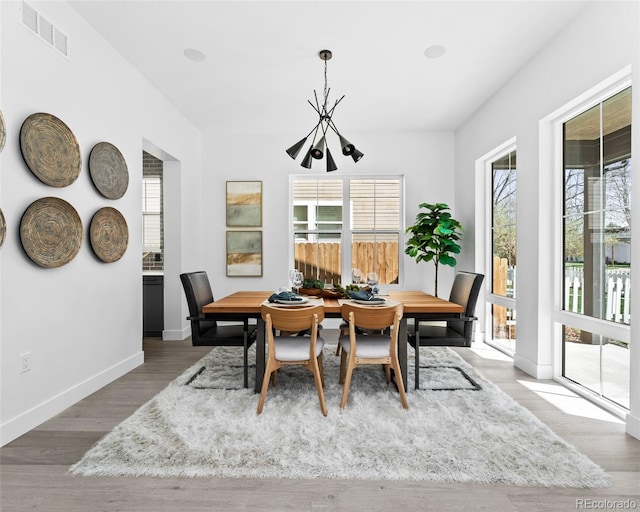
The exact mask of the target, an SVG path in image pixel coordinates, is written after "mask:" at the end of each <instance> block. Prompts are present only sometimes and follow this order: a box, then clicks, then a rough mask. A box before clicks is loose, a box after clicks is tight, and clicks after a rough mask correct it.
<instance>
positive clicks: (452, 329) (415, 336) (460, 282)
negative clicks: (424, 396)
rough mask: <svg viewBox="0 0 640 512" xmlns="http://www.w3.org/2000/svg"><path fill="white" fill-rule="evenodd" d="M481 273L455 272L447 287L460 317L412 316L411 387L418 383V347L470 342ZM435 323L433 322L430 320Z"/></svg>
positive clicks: (480, 284)
mask: <svg viewBox="0 0 640 512" xmlns="http://www.w3.org/2000/svg"><path fill="white" fill-rule="evenodd" d="M483 280H484V275H483V274H476V273H473V272H462V271H461V272H458V273H457V274H456V277H455V279H454V281H453V285H452V286H451V293H450V295H449V302H455V303H456V304H460V305H461V306H462V307H463V308H464V312H463V314H462V316H461V317H460V318H456V319H455V320H452V319H450V318H449V319H445V318H443V319H442V321H440V322H438V319H437V318H434V319H429V320H419V319H416V320H415V323H414V328H413V332H408V333H407V337H408V342H409V344H410V345H411V346H412V347H413V348H414V349H415V371H414V373H415V389H419V386H420V347H427V346H436V347H470V346H471V342H472V341H473V340H472V338H473V322H474V321H475V320H477V318H476V317H475V316H474V315H475V311H476V303H477V302H478V296H479V294H480V287H481V286H482V281H483ZM445 320H446V323H444V321H445ZM434 321H435V322H438V323H437V324H433V323H432V322H434Z"/></svg>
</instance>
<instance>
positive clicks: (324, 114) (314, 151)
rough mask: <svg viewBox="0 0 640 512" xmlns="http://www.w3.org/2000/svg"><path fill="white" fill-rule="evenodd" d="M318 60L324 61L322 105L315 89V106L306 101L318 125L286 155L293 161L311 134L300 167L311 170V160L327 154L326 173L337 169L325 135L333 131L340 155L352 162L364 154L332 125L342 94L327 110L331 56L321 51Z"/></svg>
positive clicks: (319, 158)
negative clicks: (309, 143)
mask: <svg viewBox="0 0 640 512" xmlns="http://www.w3.org/2000/svg"><path fill="white" fill-rule="evenodd" d="M319 55H320V59H322V60H323V61H324V92H323V98H322V100H323V101H322V105H320V103H319V102H318V94H317V93H316V91H315V89H314V91H313V95H314V96H315V100H316V103H315V105H314V104H313V103H311V101H310V100H307V101H308V103H309V105H311V107H312V108H313V110H315V111H316V113H317V114H318V117H319V119H318V123H317V124H316V125H315V126H314V127H313V129H312V130H311V131H310V132H309V133H308V134H307V136H306V137H305V138H303V139H302V140H300V141H298V142H296V143H295V144H294V145H293V146H291V147H290V148H289V149H287V154H288V155H289V156H290V157H291V158H293V159H294V160H295V159H296V157H297V156H298V153H300V150H301V149H302V146H304V145H305V143H306V142H307V139H308V138H309V136H310V135H311V134H312V133H313V139H312V140H311V145H310V146H309V150H308V151H307V153H306V154H305V156H304V158H303V159H302V163H301V164H300V165H302V167H305V168H306V169H311V163H312V162H313V159H316V160H321V159H322V158H323V157H324V155H325V153H326V154H327V172H331V171H336V170H337V169H338V167H337V166H336V163H335V161H334V160H333V157H332V156H331V152H330V151H329V146H327V133H328V132H330V131H333V132H334V133H335V134H336V135H337V136H338V138H339V139H340V147H341V148H342V154H343V155H345V156H351V158H353V161H354V162H357V161H359V160H360V159H361V158H362V157H363V156H364V153H362V152H361V151H358V149H357V148H356V147H355V146H354V145H353V144H351V142H349V141H348V140H347V139H345V138H344V137H343V136H342V135H340V132H339V131H338V129H337V128H336V125H335V124H333V119H332V117H333V112H334V111H335V109H336V107H337V106H338V104H339V103H340V102H341V101H342V99H343V98H344V94H343V95H342V97H341V98H340V99H339V100H336V102H335V103H334V104H333V106H332V107H331V108H330V109H329V108H328V103H329V91H330V89H329V88H328V87H327V61H328V60H329V59H331V57H332V56H333V55H332V53H331V51H330V50H322V51H321V52H320V54H319Z"/></svg>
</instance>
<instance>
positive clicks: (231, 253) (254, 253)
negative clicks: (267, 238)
mask: <svg viewBox="0 0 640 512" xmlns="http://www.w3.org/2000/svg"><path fill="white" fill-rule="evenodd" d="M227 276H228V277H262V231H227Z"/></svg>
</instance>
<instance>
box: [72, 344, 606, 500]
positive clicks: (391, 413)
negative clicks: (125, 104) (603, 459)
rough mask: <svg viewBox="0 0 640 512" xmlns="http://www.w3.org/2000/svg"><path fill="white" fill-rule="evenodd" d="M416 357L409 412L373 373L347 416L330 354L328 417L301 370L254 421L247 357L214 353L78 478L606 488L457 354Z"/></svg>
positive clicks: (364, 373) (284, 373) (363, 371)
mask: <svg viewBox="0 0 640 512" xmlns="http://www.w3.org/2000/svg"><path fill="white" fill-rule="evenodd" d="M423 354H424V355H423ZM411 355H412V354H411ZM420 355H421V358H420V359H421V365H422V366H425V367H426V368H423V369H422V371H421V374H420V380H421V388H424V389H421V390H420V391H415V390H413V378H412V377H413V360H411V361H410V367H409V375H410V376H409V382H408V388H409V389H410V392H409V394H408V398H409V410H408V411H405V410H404V409H402V406H401V405H400V399H399V397H398V393H397V391H396V389H395V387H394V386H393V384H392V385H390V386H387V385H386V383H385V380H384V374H383V372H382V370H381V368H380V367H377V366H371V367H359V368H357V369H356V370H355V372H354V376H353V380H352V383H351V390H350V394H349V402H348V404H347V407H346V408H345V409H344V410H343V411H340V409H339V403H340V396H341V392H342V386H340V385H339V384H338V382H337V381H338V360H339V358H338V357H337V356H335V346H331V345H328V346H326V347H325V353H324V360H325V380H326V383H325V384H326V386H325V398H326V402H327V407H328V409H329V414H328V416H327V417H326V418H325V417H323V416H322V414H321V412H320V407H319V404H318V399H317V394H316V390H315V387H314V383H313V376H312V374H311V372H309V371H307V370H304V369H302V368H301V367H288V368H285V369H283V370H280V372H279V376H278V383H277V386H276V387H270V388H269V392H268V394H267V400H266V403H265V407H264V411H263V413H262V414H261V415H260V416H258V415H256V406H257V403H258V395H257V394H255V393H254V392H253V390H252V389H249V390H246V389H243V388H242V387H241V386H242V362H241V359H242V351H241V350H238V349H225V348H214V349H213V350H212V352H211V353H210V354H208V355H207V356H206V357H204V358H203V359H202V360H201V361H199V362H198V363H197V364H196V365H194V366H193V367H192V368H189V369H188V370H187V371H185V372H184V374H183V375H182V376H180V377H179V378H177V379H176V380H175V381H174V382H172V383H171V384H169V386H167V388H165V389H164V390H163V391H162V392H160V393H159V394H158V395H157V396H156V397H154V398H153V399H152V400H150V401H149V402H148V403H146V404H145V405H143V406H142V407H141V408H140V409H139V410H138V411H136V412H135V413H134V414H133V415H132V416H131V417H129V418H128V419H127V420H125V421H124V422H122V423H121V424H120V425H118V426H117V427H116V428H115V429H114V430H113V431H112V432H110V433H109V434H108V435H106V436H105V437H104V438H103V439H102V440H100V441H99V442H98V443H97V444H96V446H94V447H93V448H92V449H91V450H90V451H89V452H87V453H86V454H85V456H84V457H83V458H82V460H81V461H80V462H78V463H77V464H75V465H74V466H72V467H71V472H72V473H74V474H76V475H87V476H124V475H132V476H142V475H146V476H158V477H209V476H215V477H235V478H240V477H248V478H340V479H345V478H346V479H380V480H384V479H387V480H426V481H435V482H480V483H495V482H501V483H505V484H515V485H528V486H561V487H602V486H606V485H609V484H610V481H609V477H608V476H607V475H606V474H605V472H604V471H603V470H602V469H601V468H600V467H599V466H597V465H596V464H594V463H593V462H592V461H590V460H589V459H588V458H587V457H585V456H584V455H583V454H581V453H579V452H578V451H577V450H576V449H575V448H574V447H572V446H570V445H568V444H567V443H566V442H565V441H563V440H562V439H561V438H560V437H558V436H557V435H555V434H554V433H553V432H552V431H551V430H550V429H549V428H548V427H546V426H545V425H544V424H543V423H541V422H540V421H539V420H538V419H536V418H535V417H534V416H533V415H532V414H531V413H530V412H529V411H527V410H526V409H524V408H523V407H521V406H520V405H518V404H517V403H516V402H515V401H514V400H512V399H511V398H510V397H509V396H507V395H506V394H505V393H503V392H502V391H500V390H499V389H498V388H497V387H496V386H495V385H493V384H492V383H491V382H489V381H487V380H486V379H484V378H483V377H482V376H481V375H479V374H478V373H477V372H476V371H475V370H474V369H473V368H472V367H470V366H469V365H468V364H467V363H466V362H464V360H463V359H462V358H461V357H459V356H458V355H457V354H456V353H455V352H454V351H452V350H449V349H447V348H431V349H426V348H423V349H422V351H421V354H420ZM202 367H204V370H202V371H200V370H201V368H202ZM252 373H254V372H252ZM238 387H239V388H240V389H228V388H238ZM225 388H227V389H225Z"/></svg>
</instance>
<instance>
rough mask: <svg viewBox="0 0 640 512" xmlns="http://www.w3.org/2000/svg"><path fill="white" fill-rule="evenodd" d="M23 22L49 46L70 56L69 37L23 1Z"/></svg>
mask: <svg viewBox="0 0 640 512" xmlns="http://www.w3.org/2000/svg"><path fill="white" fill-rule="evenodd" d="M22 24H23V25H24V26H25V27H26V28H28V29H29V30H30V31H31V32H33V33H34V34H37V35H39V36H40V38H41V39H42V40H43V41H45V42H46V43H47V44H48V45H49V46H51V47H52V48H55V49H56V50H58V51H59V52H60V53H61V54H62V55H64V56H65V57H69V38H68V37H67V36H66V34H64V33H63V32H61V31H60V29H59V28H57V27H56V26H54V25H53V23H51V22H50V21H49V20H47V19H46V18H44V17H43V16H42V15H41V14H40V13H39V12H38V11H36V10H35V9H34V8H33V7H31V6H30V5H29V4H27V3H26V2H22Z"/></svg>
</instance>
